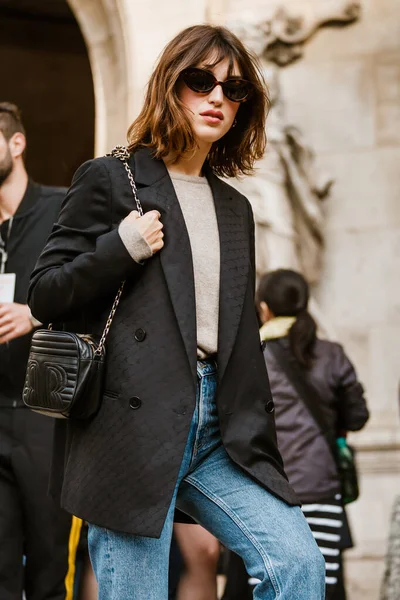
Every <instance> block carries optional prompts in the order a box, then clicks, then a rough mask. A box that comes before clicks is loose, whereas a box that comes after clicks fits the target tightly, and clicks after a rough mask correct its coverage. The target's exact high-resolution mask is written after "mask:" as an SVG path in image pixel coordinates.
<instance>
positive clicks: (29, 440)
mask: <svg viewBox="0 0 400 600" xmlns="http://www.w3.org/2000/svg"><path fill="white" fill-rule="evenodd" d="M25 147H26V137H25V129H24V126H23V124H22V121H21V115H20V111H19V109H18V107H17V106H15V105H14V104H11V103H10V102H0V540H1V541H0V598H1V600H21V597H22V594H23V591H24V592H25V597H26V600H64V599H65V598H69V599H72V588H73V575H72V572H69V563H68V560H69V554H68V543H69V538H70V533H71V516H70V515H69V514H67V513H66V512H64V511H62V510H61V509H60V507H59V505H58V504H57V503H56V502H55V501H54V500H52V499H51V498H50V497H49V496H48V495H47V487H48V478H49V472H50V456H51V447H52V438H53V431H54V422H53V420H52V419H50V418H48V417H43V416H42V415H38V414H35V413H33V412H31V411H30V410H28V409H26V408H25V406H24V404H23V402H22V388H23V385H24V379H25V371H26V363H27V360H28V353H29V346H30V340H31V335H32V332H33V330H34V329H35V328H37V327H38V326H40V322H39V321H37V320H36V319H35V318H34V317H32V314H31V312H30V310H29V307H28V305H27V295H28V284H29V276H30V273H31V271H32V270H33V267H34V265H35V262H36V260H37V258H38V256H39V254H40V252H41V251H42V250H43V247H44V245H45V243H46V240H47V238H48V236H49V234H50V231H51V229H52V226H53V223H54V222H55V221H56V220H57V217H58V213H59V210H60V205H61V201H62V199H63V198H64V196H65V191H66V190H64V189H62V188H54V187H47V186H44V185H39V184H37V183H35V182H34V181H32V180H31V179H29V176H28V174H27V172H26V169H25V164H24V152H25ZM73 524H74V531H75V529H76V526H77V527H78V528H79V522H78V521H75V520H74V522H73ZM71 549H73V546H71Z"/></svg>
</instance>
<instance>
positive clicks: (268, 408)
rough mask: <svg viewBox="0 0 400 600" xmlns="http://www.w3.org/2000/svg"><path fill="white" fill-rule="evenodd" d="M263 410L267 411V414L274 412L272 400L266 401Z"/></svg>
mask: <svg viewBox="0 0 400 600" xmlns="http://www.w3.org/2000/svg"><path fill="white" fill-rule="evenodd" d="M265 410H266V411H267V413H273V412H274V410H275V406H274V403H273V402H272V400H268V402H267V404H266V405H265Z"/></svg>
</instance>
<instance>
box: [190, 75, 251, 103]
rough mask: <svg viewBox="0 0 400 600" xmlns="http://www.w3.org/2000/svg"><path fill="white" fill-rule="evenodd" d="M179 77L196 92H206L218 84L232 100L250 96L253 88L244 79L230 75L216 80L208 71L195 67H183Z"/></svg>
mask: <svg viewBox="0 0 400 600" xmlns="http://www.w3.org/2000/svg"><path fill="white" fill-rule="evenodd" d="M181 77H182V79H183V81H184V82H185V84H186V85H187V86H188V88H189V89H191V90H193V91H194V92H197V93H198V94H208V93H209V92H211V91H212V90H213V89H214V88H215V87H216V86H217V85H220V86H221V87H222V91H223V92H224V95H225V96H226V97H227V98H228V100H231V101H232V102H243V100H246V99H247V98H248V97H249V96H250V94H251V91H252V89H253V85H252V83H250V81H246V79H241V78H240V77H232V78H230V79H227V80H226V81H218V79H216V78H215V77H214V75H213V74H212V73H211V72H210V71H206V69H198V68H196V67H191V68H189V69H185V70H184V71H183V72H182V73H181Z"/></svg>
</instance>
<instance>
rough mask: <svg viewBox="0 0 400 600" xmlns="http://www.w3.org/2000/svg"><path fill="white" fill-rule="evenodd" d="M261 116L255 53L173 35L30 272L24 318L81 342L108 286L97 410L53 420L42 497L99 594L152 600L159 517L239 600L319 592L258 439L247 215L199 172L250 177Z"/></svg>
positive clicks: (305, 598) (292, 509)
mask: <svg viewBox="0 0 400 600" xmlns="http://www.w3.org/2000/svg"><path fill="white" fill-rule="evenodd" d="M266 109H267V96H266V91H265V87H264V83H263V81H262V77H261V75H260V73H259V70H258V65H257V63H256V59H254V58H253V57H252V56H251V55H250V54H249V52H248V51H247V50H246V49H245V47H244V46H243V45H242V43H241V42H240V41H239V40H238V39H237V38H236V37H235V36H234V35H233V34H232V33H231V32H230V31H229V30H228V29H225V28H223V27H213V26H210V25H199V26H193V27H190V28H188V29H185V30H184V31H182V32H181V33H179V34H178V35H177V36H176V37H175V38H174V39H173V40H172V41H171V42H170V43H169V44H168V45H167V46H166V48H165V49H164V51H163V52H162V55H161V57H160V59H159V61H158V64H157V65H156V67H155V70H154V73H153V74H152V76H151V78H150V82H149V86H148V90H147V95H146V99H145V103H144V107H143V109H142V111H141V112H140V114H139V116H138V117H137V119H136V120H135V121H134V123H133V124H132V126H131V127H130V129H129V151H130V155H129V156H128V157H127V161H128V162H127V164H126V166H124V164H123V163H122V162H121V161H120V160H118V159H117V158H116V157H114V156H106V157H101V158H97V159H95V160H92V161H89V162H87V163H85V164H84V165H83V166H82V167H80V168H79V170H78V171H77V173H76V175H75V177H74V180H73V183H72V186H71V188H70V190H69V192H68V194H67V198H66V201H65V203H64V204H63V208H62V210H61V214H60V218H59V220H58V223H57V225H56V226H55V228H54V231H53V233H52V235H51V236H50V238H49V241H48V244H47V246H46V248H45V250H44V252H43V253H42V255H41V257H40V258H39V261H38V263H37V265H36V268H35V271H34V273H33V275H32V279H31V287H30V300H29V302H30V306H31V309H32V312H33V314H34V315H35V317H36V318H38V319H40V320H41V321H43V322H46V323H47V322H52V323H59V322H63V323H64V324H65V327H66V328H67V330H68V329H71V330H72V331H80V332H82V331H83V332H91V333H92V334H94V335H96V336H97V335H98V334H101V332H102V330H103V328H104V325H105V323H106V320H107V316H108V314H109V311H110V308H111V305H112V300H113V298H114V297H115V294H116V292H117V290H118V289H120V286H121V282H122V281H125V287H124V291H123V294H122V297H121V300H120V304H119V306H118V308H117V310H116V313H115V315H114V320H113V322H112V326H111V328H110V331H109V335H108V338H107V369H106V374H105V381H104V393H103V398H102V404H101V407H100V409H99V411H98V412H97V414H96V415H95V416H94V417H93V418H92V419H90V420H86V421H85V420H81V421H79V420H74V419H70V420H68V421H67V422H65V421H64V422H61V421H59V422H58V423H57V425H58V426H59V427H58V431H57V436H56V440H55V446H56V449H55V451H54V454H53V459H54V460H53V467H54V477H53V481H52V484H53V486H52V489H53V490H54V491H59V493H60V495H61V502H62V506H63V507H64V508H65V509H66V510H68V511H70V512H71V513H73V514H75V515H78V516H79V517H81V518H83V519H85V520H86V521H88V523H89V551H90V557H91V561H92V563H93V567H94V571H95V574H96V578H97V580H98V584H99V600H131V599H132V598H137V599H138V600H139V599H140V600H165V599H166V598H167V597H168V558H169V547H170V541H171V534H172V528H173V520H174V511H175V507H176V508H177V509H179V510H180V511H182V512H183V513H185V514H187V515H189V516H190V517H191V518H192V519H193V520H194V521H196V522H197V523H199V524H200V525H202V526H203V527H205V528H206V529H207V530H208V531H209V532H210V533H212V534H213V535H215V536H216V537H217V538H218V539H219V540H220V541H221V542H222V543H223V544H224V545H225V546H228V547H230V548H232V549H233V550H235V551H236V552H238V553H239V554H240V555H241V556H242V557H243V558H244V560H245V561H246V564H247V568H248V570H249V572H250V573H252V575H253V576H254V577H257V578H258V579H259V580H260V581H259V583H258V585H257V586H256V587H255V589H254V598H255V599H256V600H261V599H262V600H272V599H275V598H278V597H279V598H280V599H281V600H293V598H296V600H311V599H312V600H322V599H323V597H324V561H323V557H322V555H321V553H320V551H319V549H318V547H317V545H316V544H315V541H314V539H313V537H312V535H311V532H310V529H309V527H308V526H307V522H306V520H305V519H304V516H303V514H302V512H301V509H300V508H299V506H298V499H297V497H296V495H295V493H294V492H293V490H292V488H291V487H290V485H289V483H288V481H287V478H286V476H285V473H284V469H283V464H282V460H281V456H280V454H279V451H278V449H277V446H276V436H275V428H274V419H273V414H272V413H273V401H272V398H271V394H270V390H269V384H268V376H267V371H266V367H265V363H264V359H263V355H262V351H261V347H260V339H259V332H258V323H257V318H256V312H255V306H254V292H255V264H254V221H253V216H252V211H251V208H250V204H249V202H248V201H247V199H246V198H245V197H244V196H242V195H241V194H240V193H239V192H237V191H236V190H234V189H233V188H231V187H230V186H229V185H228V184H226V183H224V182H223V181H221V180H220V179H219V178H218V177H217V175H235V174H238V173H246V172H249V171H251V169H252V167H253V163H254V161H255V159H256V158H258V157H260V156H261V155H262V153H263V151H264V147H265V132H264V121H265V113H266ZM119 151H121V150H119ZM125 155H126V153H125V152H124V156H125ZM126 169H128V171H129V169H131V171H132V172H133V175H134V178H135V181H136V186H137V190H138V198H139V200H140V203H141V205H142V206H143V211H144V214H143V215H140V213H138V212H136V211H135V210H132V209H133V208H134V207H135V203H134V200H133V196H132V187H131V183H130V179H129V178H128V175H127V170H126ZM138 208H140V206H139V207H138ZM164 232H165V237H164ZM78 328H79V329H78Z"/></svg>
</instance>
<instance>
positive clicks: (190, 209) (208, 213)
mask: <svg viewBox="0 0 400 600" xmlns="http://www.w3.org/2000/svg"><path fill="white" fill-rule="evenodd" d="M170 177H171V180H172V183H173V185H174V188H175V192H176V195H177V197H178V200H179V203H180V206H181V209H182V213H183V216H184V219H185V223H186V227H187V230H188V234H189V240H190V246H191V250H192V259H193V272H194V284H195V295H196V326H197V356H198V358H205V357H207V356H210V355H211V354H214V353H216V352H217V349H218V315H219V273H220V248H219V232H218V224H217V217H216V213H215V206H214V199H213V195H212V192H211V188H210V186H209V184H208V181H207V179H206V178H205V177H195V176H191V175H182V174H180V173H170ZM119 234H120V236H121V239H122V241H123V243H124V245H125V247H126V248H127V250H128V252H129V253H130V255H131V256H132V258H133V259H134V260H136V261H137V262H140V261H142V260H145V259H146V258H149V256H150V254H151V251H150V247H149V246H148V244H147V243H146V241H145V240H144V239H143V238H142V237H141V236H140V234H139V233H138V232H135V231H134V230H133V228H132V226H131V225H130V224H129V225H126V224H124V222H122V223H121V225H120V226H119ZM149 252H150V254H149ZM161 252H162V250H161Z"/></svg>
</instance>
